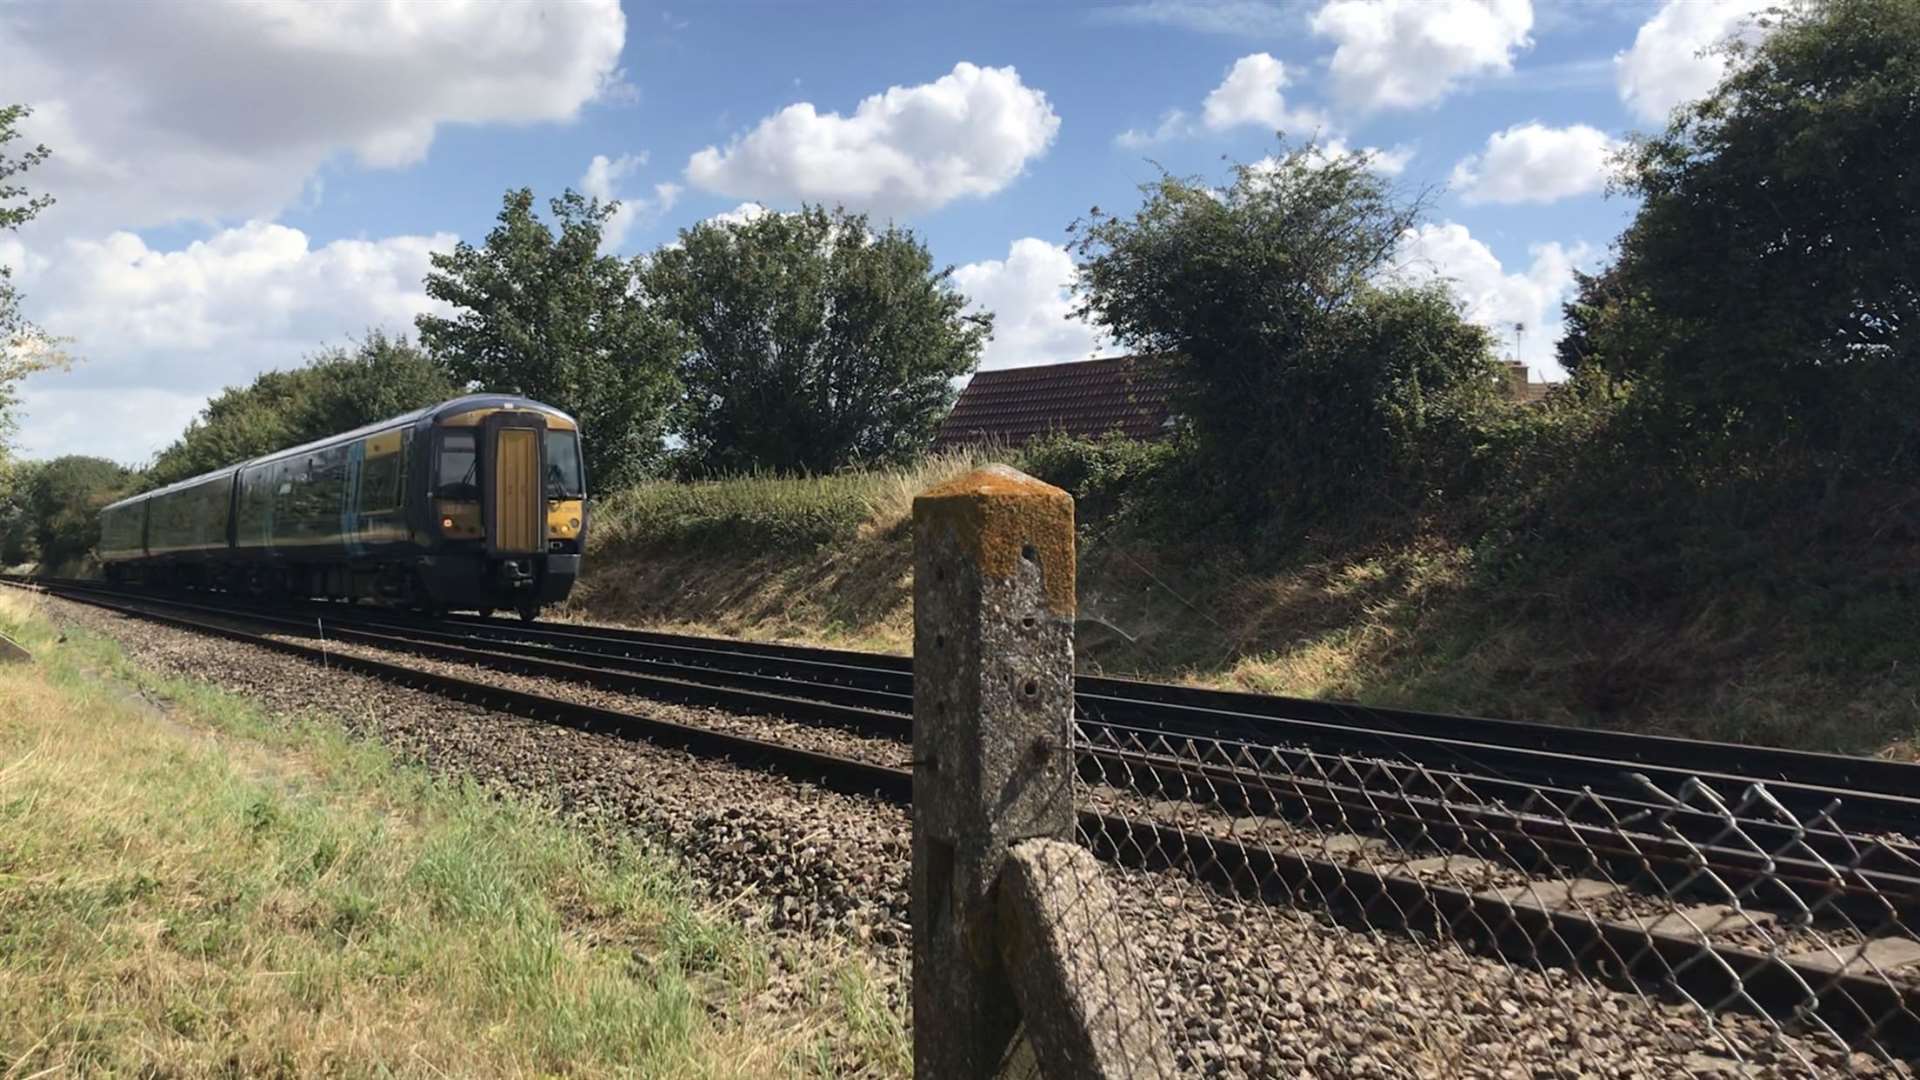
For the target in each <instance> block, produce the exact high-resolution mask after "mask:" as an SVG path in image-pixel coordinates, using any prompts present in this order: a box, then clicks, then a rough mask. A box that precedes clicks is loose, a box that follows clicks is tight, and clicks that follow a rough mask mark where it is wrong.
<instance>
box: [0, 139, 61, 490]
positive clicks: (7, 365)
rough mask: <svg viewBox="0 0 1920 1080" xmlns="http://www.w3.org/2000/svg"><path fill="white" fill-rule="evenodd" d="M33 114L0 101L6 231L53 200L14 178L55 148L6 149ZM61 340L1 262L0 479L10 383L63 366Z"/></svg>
mask: <svg viewBox="0 0 1920 1080" xmlns="http://www.w3.org/2000/svg"><path fill="white" fill-rule="evenodd" d="M31 115H33V110H31V109H29V108H27V107H26V106H24V105H6V106H0V229H6V230H7V231H9V232H12V231H14V230H17V229H18V228H19V227H20V226H22V225H25V224H26V223H27V222H29V221H32V220H33V219H34V217H35V216H37V215H38V214H39V213H40V211H42V210H45V209H46V208H47V207H49V206H51V205H53V196H51V195H45V194H41V195H32V194H30V193H29V192H28V191H27V188H26V187H25V185H23V184H19V183H16V182H14V180H13V178H14V177H16V176H19V175H21V174H22V173H25V172H26V171H27V170H28V169H31V168H33V167H34V166H36V165H38V164H40V163H41V162H43V161H45V160H47V158H48V157H49V156H51V155H52V153H53V151H51V150H49V149H47V148H46V147H45V146H44V145H40V146H35V147H34V148H33V149H31V150H28V151H27V152H26V153H24V154H21V155H20V156H19V157H14V156H12V155H10V154H9V153H7V151H6V145H7V144H8V143H10V142H12V141H14V140H15V139H17V138H19V137H20V136H19V132H18V131H17V130H16V128H17V126H18V125H19V123H20V121H22V120H25V119H26V118H27V117H28V116H31ZM60 344H61V342H60V340H59V339H58V338H55V337H53V336H52V335H50V334H48V333H47V332H46V331H44V330H42V329H40V328H39V327H38V326H35V325H34V324H33V323H32V322H30V321H28V320H27V318H26V316H24V315H22V314H21V313H20V293H19V291H18V290H17V289H16V288H15V287H14V284H13V269H12V268H11V267H7V266H0V484H7V483H9V481H8V479H7V476H6V456H7V453H6V451H7V437H8V436H9V435H10V434H12V431H13V423H14V420H13V407H14V405H15V404H16V399H15V397H14V387H15V386H16V385H17V384H18V383H19V382H20V380H21V379H24V378H26V377H27V376H28V375H31V374H33V373H34V372H37V371H46V370H48V369H50V368H57V367H63V366H65V364H66V362H67V358H66V356H65V355H64V354H63V353H62V352H61V351H60Z"/></svg>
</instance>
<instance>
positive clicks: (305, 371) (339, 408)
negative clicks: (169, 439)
mask: <svg viewBox="0 0 1920 1080" xmlns="http://www.w3.org/2000/svg"><path fill="white" fill-rule="evenodd" d="M456 393H457V391H456V390H455V389H454V385H453V380H452V379H451V378H449V377H448V375H447V373H446V371H445V370H444V369H443V368H441V366H440V365H439V364H438V363H437V362H436V361H434V359H433V358H432V357H430V356H428V355H427V354H426V353H424V352H422V351H421V350H420V349H418V348H416V347H414V346H413V345H412V344H411V343H409V342H408V341H407V339H406V338H404V337H389V336H387V335H386V334H384V333H382V332H380V331H378V330H375V331H372V332H370V333H369V334H368V335H367V337H366V339H365V340H364V341H360V342H358V343H356V344H354V345H353V346H352V347H350V348H334V349H328V350H326V351H324V352H322V353H320V354H318V355H317V356H314V357H313V358H312V359H310V360H309V361H308V362H307V363H306V365H305V366H303V367H299V368H294V369H292V370H290V371H269V372H266V373H264V374H262V375H260V376H259V377H258V378H256V379H254V380H253V382H252V384H250V385H248V386H245V387H228V388H227V389H226V390H225V391H222V392H221V393H220V395H219V396H218V397H215V398H214V399H213V400H211V401H209V402H207V406H206V408H205V409H202V410H201V412H200V415H199V416H198V417H196V418H194V420H193V422H192V423H190V424H188V425H187V430H186V432H185V433H184V434H182V435H181V436H180V438H179V439H177V440H175V441H174V443H173V445H171V446H169V447H167V448H166V449H165V450H162V451H161V452H160V453H159V455H158V456H157V457H156V458H155V459H154V462H153V465H152V467H151V468H149V469H148V470H147V473H146V477H145V482H146V485H147V486H149V487H160V486H163V485H166V484H171V483H173V482H174V481H176V480H184V479H186V478H187V477H190V476H196V475H198V474H200V473H203V472H207V471H209V470H212V469H218V468H221V467H223V466H227V465H232V464H233V463H235V462H237V461H244V460H246V459H248V458H253V457H259V456H260V455H262V454H268V453H272V452H273V451H275V450H281V449H285V448H286V447H289V446H298V445H299V444H301V443H303V442H309V441H311V440H314V439H318V438H323V437H325V436H327V435H334V434H338V433H340V432H342V431H351V430H352V429H354V428H356V427H359V426H361V425H363V424H370V423H372V422H374V421H376V420H383V419H385V418H387V417H389V416H397V415H399V414H401V413H404V412H407V411H409V410H411V409H417V408H419V407H421V406H422V405H431V404H433V403H434V402H437V401H444V400H446V399H447V398H450V397H453V396H455V394H456Z"/></svg>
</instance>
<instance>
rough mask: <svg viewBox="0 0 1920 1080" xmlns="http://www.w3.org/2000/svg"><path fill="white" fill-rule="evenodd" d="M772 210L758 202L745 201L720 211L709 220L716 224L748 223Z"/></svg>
mask: <svg viewBox="0 0 1920 1080" xmlns="http://www.w3.org/2000/svg"><path fill="white" fill-rule="evenodd" d="M772 212H773V211H771V210H768V209H767V208H766V207H764V206H761V205H760V204H759V203H757V202H743V203H741V204H740V205H739V206H736V207H734V208H733V209H731V210H722V211H720V212H719V213H717V214H715V215H713V216H712V217H710V218H708V219H707V221H708V222H709V223H711V224H714V225H748V224H751V223H753V222H755V221H758V220H760V219H761V218H763V217H766V216H767V215H768V214H770V213H772Z"/></svg>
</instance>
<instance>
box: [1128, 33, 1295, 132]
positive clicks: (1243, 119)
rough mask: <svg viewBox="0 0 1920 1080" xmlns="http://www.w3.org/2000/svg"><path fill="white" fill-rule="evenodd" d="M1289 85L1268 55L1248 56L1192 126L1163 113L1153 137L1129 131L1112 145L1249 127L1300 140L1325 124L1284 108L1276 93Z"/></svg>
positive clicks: (1179, 115) (1177, 113) (1183, 116)
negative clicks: (1283, 134)
mask: <svg viewBox="0 0 1920 1080" xmlns="http://www.w3.org/2000/svg"><path fill="white" fill-rule="evenodd" d="M1291 81H1292V76H1291V75H1290V74H1289V73H1288V72H1287V66H1286V65H1285V64H1283V63H1281V62H1280V61H1278V60H1276V59H1274V58H1273V56H1272V55H1271V54H1269V53H1263V52H1258V53H1251V54H1249V55H1247V56H1243V57H1241V58H1240V59H1238V60H1235V61H1234V62H1233V66H1232V67H1229V68H1228V69H1227V72H1226V75H1225V76H1224V77H1223V78H1222V79H1221V80H1220V85H1219V86H1216V87H1214V88H1213V90H1212V91H1211V92H1209V93H1208V94H1207V98H1206V100H1205V101H1204V102H1202V103H1201V106H1200V119H1199V121H1198V122H1197V123H1196V122H1195V120H1194V119H1193V118H1192V117H1191V116H1189V115H1188V114H1187V112H1186V111H1185V110H1184V109H1168V110H1167V111H1166V112H1165V113H1164V114H1162V115H1161V117H1160V123H1159V125H1158V126H1157V127H1155V128H1154V130H1153V131H1151V132H1145V131H1139V130H1137V129H1132V128H1129V129H1128V130H1126V131H1123V132H1121V133H1120V134H1119V135H1117V136H1115V138H1114V142H1116V143H1118V144H1119V145H1121V146H1123V147H1126V148H1128V149H1130V150H1134V149H1139V148H1141V147H1146V146H1152V145H1154V144H1156V143H1163V142H1167V141H1168V140H1171V139H1178V138H1184V137H1186V136H1189V135H1195V134H1198V133H1199V132H1200V131H1201V130H1202V129H1204V130H1207V131H1227V130H1229V129H1232V128H1236V127H1243V126H1253V127H1263V128H1266V129H1267V130H1268V131H1270V132H1271V131H1285V132H1287V133H1288V134H1289V135H1301V134H1312V133H1313V132H1315V131H1318V130H1319V129H1321V128H1323V127H1326V126H1327V125H1328V120H1327V118H1326V117H1325V116H1323V115H1321V114H1320V113H1318V112H1316V111H1314V110H1312V109H1306V108H1296V107H1293V106H1290V105H1288V104H1287V102H1286V98H1285V96H1284V95H1282V94H1281V90H1283V89H1284V88H1285V87H1286V85H1287V84H1288V83H1289V82H1291Z"/></svg>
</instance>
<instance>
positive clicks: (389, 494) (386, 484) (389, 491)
mask: <svg viewBox="0 0 1920 1080" xmlns="http://www.w3.org/2000/svg"><path fill="white" fill-rule="evenodd" d="M401 464H402V463H401V455H400V451H399V450H398V449H397V448H396V449H395V450H393V451H392V452H390V453H385V454H379V455H376V456H372V457H368V458H366V459H364V460H363V461H361V463H360V512H361V513H363V514H378V513H382V512H384V511H388V510H397V509H399V508H400V485H401V477H402V475H403V474H404V473H405V471H406V470H405V469H403V468H402V467H401Z"/></svg>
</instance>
